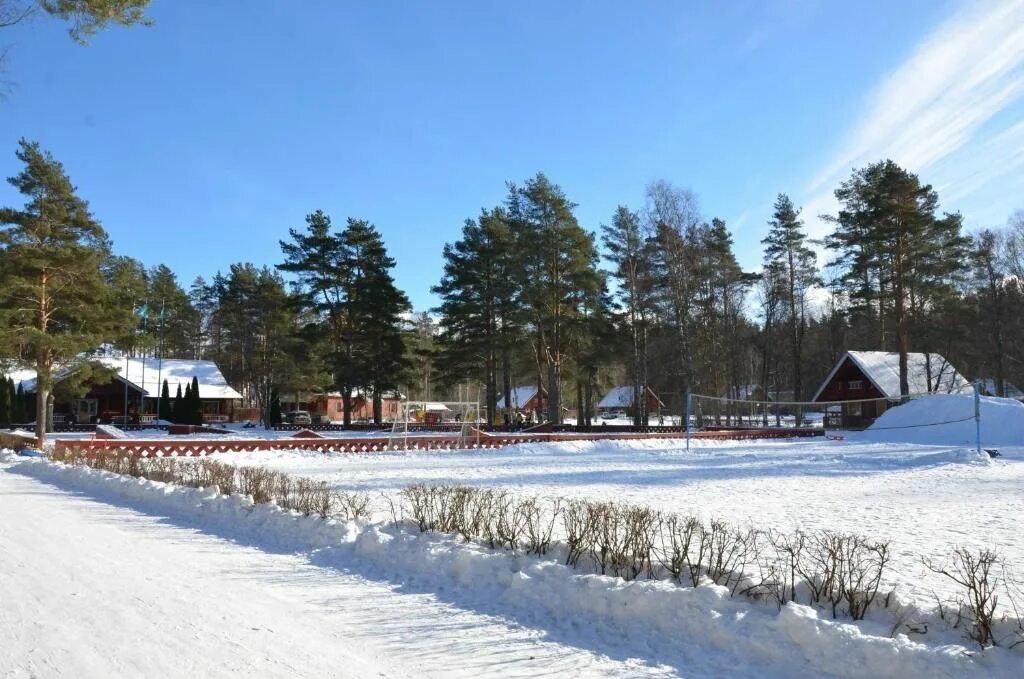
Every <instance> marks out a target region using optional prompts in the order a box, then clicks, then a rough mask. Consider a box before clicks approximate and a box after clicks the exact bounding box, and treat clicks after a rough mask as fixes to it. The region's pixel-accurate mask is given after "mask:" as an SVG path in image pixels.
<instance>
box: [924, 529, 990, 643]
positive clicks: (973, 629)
mask: <svg viewBox="0 0 1024 679" xmlns="http://www.w3.org/2000/svg"><path fill="white" fill-rule="evenodd" d="M924 564H925V567H926V568H928V570H930V571H932V572H933V573H937V574H939V575H943V576H945V577H947V578H949V579H950V580H952V581H953V582H954V583H956V584H957V585H959V586H960V587H961V588H963V591H962V595H961V596H960V598H959V601H958V603H962V604H963V607H964V608H966V611H967V616H968V620H969V621H970V623H971V624H970V627H969V628H968V630H967V637H968V638H969V639H972V640H973V641H976V642H977V643H978V645H979V646H981V647H982V648H987V647H988V646H992V645H994V644H995V630H994V628H995V617H996V606H997V604H998V601H999V594H998V592H997V589H998V587H999V576H998V575H997V573H996V572H995V571H996V568H997V566H998V565H999V564H1000V558H999V555H998V554H997V553H996V552H995V551H993V550H990V549H983V550H981V551H980V552H978V553H977V554H975V553H974V552H971V551H970V550H968V549H965V548H963V547H959V548H957V549H956V550H954V551H953V555H952V557H950V559H949V561H948V562H947V563H946V564H936V563H935V562H933V561H931V560H929V559H925V560H924Z"/></svg>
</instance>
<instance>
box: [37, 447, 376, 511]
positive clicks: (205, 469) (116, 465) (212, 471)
mask: <svg viewBox="0 0 1024 679" xmlns="http://www.w3.org/2000/svg"><path fill="white" fill-rule="evenodd" d="M53 459H55V460H57V461H59V462H64V463H67V464H76V465H83V466H88V467H91V468H93V469H98V470H100V471H108V472H113V473H115V474H122V475H125V476H132V477H135V478H143V479H149V480H151V481H161V482H164V483H173V484H177V485H180V486H188V487H190V488H216V489H217V490H218V491H219V492H220V493H221V494H222V495H248V496H250V497H251V498H252V499H253V502H256V503H260V504H262V503H269V502H272V503H274V504H276V505H277V506H279V507H282V508H284V509H293V510H295V511H298V512H301V513H303V514H305V515H306V516H313V515H316V516H320V517H322V518H329V517H335V516H337V517H341V518H343V519H346V520H349V519H352V520H355V519H369V518H370V514H371V511H370V498H369V496H368V495H366V494H364V493H349V492H345V491H337V490H333V489H331V487H330V486H329V485H328V484H327V482H325V481H315V480H313V479H308V478H305V477H294V476H290V475H288V474H285V473H283V472H277V471H272V470H270V469H267V468H265V467H236V466H234V465H230V464H224V463H221V462H215V461H213V460H207V459H199V460H188V459H185V460H182V459H180V458H175V457H138V456H134V455H120V454H117V453H100V454H90V455H86V454H84V453H82V452H78V451H69V452H64V453H55V454H54V456H53Z"/></svg>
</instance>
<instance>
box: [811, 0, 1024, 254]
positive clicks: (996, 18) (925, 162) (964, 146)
mask: <svg viewBox="0 0 1024 679" xmlns="http://www.w3.org/2000/svg"><path fill="white" fill-rule="evenodd" d="M1022 65H1024V0H993V1H991V2H973V1H970V0H968V1H967V2H966V4H965V6H964V8H963V9H962V10H961V11H959V12H957V13H956V14H955V15H954V16H952V17H951V18H950V19H949V20H947V21H946V22H945V23H943V24H942V25H940V26H939V27H938V28H937V29H936V30H934V31H933V32H932V33H931V34H930V35H928V36H927V37H926V38H925V39H924V40H923V41H922V42H921V43H920V44H919V45H918V46H917V48H916V49H915V50H914V51H913V53H912V54H911V55H910V56H909V57H908V58H907V59H906V60H905V61H904V62H903V63H902V64H900V65H899V66H898V67H897V68H896V69H895V70H894V71H892V72H891V73H890V74H889V75H888V76H887V77H886V78H885V79H884V80H883V81H882V82H881V83H880V84H879V85H878V87H877V88H876V89H875V90H874V91H873V92H872V94H871V96H870V99H869V103H868V105H867V107H866V109H865V111H864V113H863V115H862V116H861V117H860V118H859V119H858V120H857V122H856V123H855V124H854V126H853V128H852V129H851V131H850V133H849V134H848V135H847V136H846V137H845V138H844V140H843V141H842V142H841V143H840V144H839V146H838V148H839V152H838V153H836V154H835V155H834V156H833V157H832V158H830V159H829V161H828V162H827V163H825V164H824V166H823V167H822V168H821V170H820V171H819V172H818V173H817V174H816V175H815V176H814V178H813V179H812V180H811V181H810V183H809V185H808V187H807V189H806V192H805V196H807V197H808V199H807V200H806V201H805V204H804V215H805V217H806V218H807V222H808V225H809V227H810V229H811V231H812V233H814V235H821V234H822V233H823V232H824V231H825V226H824V224H822V223H820V222H819V221H818V220H817V219H816V217H817V215H819V214H821V213H824V212H832V211H833V210H834V208H835V199H834V198H833V196H832V191H833V190H834V188H835V187H836V186H837V185H838V183H839V182H840V181H842V180H843V179H845V178H846V177H847V176H848V174H849V172H850V170H851V169H853V168H855V167H861V166H863V165H865V164H867V163H869V162H873V161H876V160H879V159H882V158H892V159H893V160H895V161H896V162H898V163H900V164H901V165H903V166H904V167H907V168H908V169H910V170H911V171H913V172H917V173H919V174H925V176H923V177H922V178H923V179H924V180H925V181H933V182H934V183H936V185H940V182H939V181H938V180H937V178H935V177H929V176H927V171H928V170H929V169H934V168H935V167H936V166H937V165H940V164H941V165H942V166H944V167H942V168H941V169H942V170H943V171H942V172H941V175H942V177H941V179H942V182H941V184H946V185H947V186H949V187H951V191H950V193H949V195H941V194H940V198H942V199H943V200H947V199H949V200H952V199H957V198H963V197H964V196H966V195H968V194H969V193H970V192H971V191H974V190H976V189H977V188H978V187H980V186H983V185H984V184H986V183H987V182H989V181H990V180H992V179H993V178H995V177H998V176H1002V175H1005V174H1007V173H1009V172H1012V171H1015V170H1017V169H1020V168H1021V167H1022V166H1024V157H1022V155H1021V153H1020V152H1019V150H1020V148H1021V146H1020V142H1021V140H1022V139H1024V126H1022V125H1016V126H1012V127H1009V128H1006V127H1004V128H1003V129H998V126H995V127H996V128H997V129H991V128H992V127H994V125H992V124H991V123H993V120H994V119H995V118H996V117H997V115H998V114H999V113H1000V112H1001V111H1003V110H1005V109H1006V108H1007V107H1009V106H1011V105H1013V104H1014V103H1015V102H1016V101H1018V100H1019V99H1020V98H1021V96H1022V94H1024V68H1022ZM1014 122H1015V121H1014ZM986 149H987V150H986ZM961 156H962V158H961ZM954 158H955V159H956V160H957V162H956V163H955V164H954V163H952V162H950V161H951V160H953V159H954ZM961 160H962V161H963V162H960V161H961ZM944 161H945V162H944Z"/></svg>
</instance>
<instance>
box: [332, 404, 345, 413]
mask: <svg viewBox="0 0 1024 679" xmlns="http://www.w3.org/2000/svg"><path fill="white" fill-rule="evenodd" d="M344 410H345V403H344V401H338V402H337V403H336V404H334V412H336V413H340V412H344Z"/></svg>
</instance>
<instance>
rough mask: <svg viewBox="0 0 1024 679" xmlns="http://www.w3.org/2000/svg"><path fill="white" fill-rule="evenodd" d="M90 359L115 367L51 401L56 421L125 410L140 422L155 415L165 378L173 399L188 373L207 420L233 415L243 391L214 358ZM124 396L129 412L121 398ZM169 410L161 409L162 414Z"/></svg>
mask: <svg viewBox="0 0 1024 679" xmlns="http://www.w3.org/2000/svg"><path fill="white" fill-rule="evenodd" d="M88 360H89V362H95V363H100V364H102V365H103V366H105V367H106V368H109V369H110V370H113V371H114V374H113V376H112V377H111V378H110V379H109V380H105V381H102V382H101V381H98V380H96V381H92V382H90V383H89V384H88V385H87V391H86V393H85V394H84V395H83V396H82V397H81V398H76V399H72V400H70V401H56V402H55V403H54V408H53V412H54V422H55V423H58V422H61V423H64V422H66V423H76V424H87V423H91V422H100V421H110V420H111V419H112V418H121V417H124V416H125V415H126V414H127V415H128V416H130V417H133V418H136V419H138V421H140V422H147V421H155V420H156V418H157V415H156V413H157V401H158V400H159V398H160V392H161V390H162V389H163V383H164V382H165V381H166V382H167V388H168V392H169V394H170V397H171V399H172V400H173V399H174V397H175V395H176V394H177V391H178V388H179V387H180V388H181V393H182V394H184V393H185V387H186V386H188V385H191V384H192V378H196V380H197V381H198V382H199V400H200V402H201V403H202V408H203V419H204V421H207V422H227V421H229V420H231V417H232V413H233V411H234V408H235V406H237V405H238V403H239V402H240V401H241V399H242V395H241V394H239V393H238V392H237V391H235V390H234V389H233V388H232V387H231V385H229V384H228V383H227V380H225V379H224V375H222V374H221V372H220V369H219V368H218V367H217V364H216V363H214V362H213V361H199V360H192V359H177V358H165V359H157V358H127V359H125V358H117V357H111V356H100V357H95V358H89V359H88ZM74 370H75V368H70V369H66V370H61V371H57V372H56V373H55V375H54V382H60V381H62V380H64V379H66V378H67V377H69V376H70V375H71V374H72V373H73V371H74ZM35 383H36V378H35V374H34V373H32V375H31V377H30V378H29V379H25V380H23V381H22V386H23V388H24V389H25V392H26V393H33V394H34V393H35ZM126 402H127V408H128V410H127V413H126V412H125V404H126ZM166 417H167V413H160V418H161V419H166Z"/></svg>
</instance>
